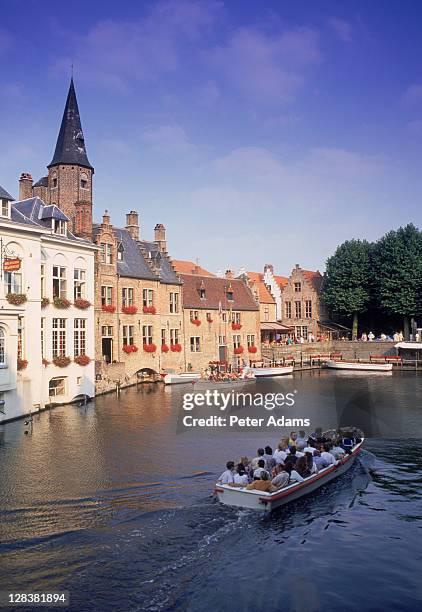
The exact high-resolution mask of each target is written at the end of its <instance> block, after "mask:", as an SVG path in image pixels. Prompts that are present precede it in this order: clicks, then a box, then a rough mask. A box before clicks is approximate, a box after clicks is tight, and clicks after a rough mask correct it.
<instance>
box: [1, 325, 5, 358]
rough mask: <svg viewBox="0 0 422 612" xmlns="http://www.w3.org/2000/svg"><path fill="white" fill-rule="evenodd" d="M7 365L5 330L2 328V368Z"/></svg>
mask: <svg viewBox="0 0 422 612" xmlns="http://www.w3.org/2000/svg"><path fill="white" fill-rule="evenodd" d="M5 365H6V338H5V333H4V329H3V328H2V327H0V366H3V367H4V366H5Z"/></svg>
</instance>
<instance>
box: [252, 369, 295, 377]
mask: <svg viewBox="0 0 422 612" xmlns="http://www.w3.org/2000/svg"><path fill="white" fill-rule="evenodd" d="M251 370H252V372H253V374H254V376H255V378H256V379H258V380H259V379H260V378H274V377H276V376H286V374H292V372H293V366H274V367H272V368H267V367H262V368H251Z"/></svg>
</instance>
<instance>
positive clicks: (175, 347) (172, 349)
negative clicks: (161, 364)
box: [170, 342, 182, 353]
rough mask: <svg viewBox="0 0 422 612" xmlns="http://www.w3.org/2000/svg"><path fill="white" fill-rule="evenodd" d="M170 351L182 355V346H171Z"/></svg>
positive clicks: (177, 344)
mask: <svg viewBox="0 0 422 612" xmlns="http://www.w3.org/2000/svg"><path fill="white" fill-rule="evenodd" d="M170 350H171V351H173V353H180V351H181V350H182V345H181V344H179V343H178V342H177V343H176V344H170Z"/></svg>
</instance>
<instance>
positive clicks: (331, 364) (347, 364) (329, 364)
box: [324, 359, 393, 372]
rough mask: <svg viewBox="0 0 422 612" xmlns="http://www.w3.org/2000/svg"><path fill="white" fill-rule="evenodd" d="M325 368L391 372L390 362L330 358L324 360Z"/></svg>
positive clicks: (391, 365)
mask: <svg viewBox="0 0 422 612" xmlns="http://www.w3.org/2000/svg"><path fill="white" fill-rule="evenodd" d="M324 365H325V367H326V368H331V369H334V370H368V371H372V372H391V370H392V369H393V364H392V363H370V362H362V361H360V362H359V361H356V362H354V361H336V360H334V359H330V360H328V361H326V362H325V364H324Z"/></svg>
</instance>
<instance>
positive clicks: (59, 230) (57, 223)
mask: <svg viewBox="0 0 422 612" xmlns="http://www.w3.org/2000/svg"><path fill="white" fill-rule="evenodd" d="M66 225H67V224H66V221H63V220H62V219H53V232H54V233H55V234H58V235H59V236H66V230H67V227H66Z"/></svg>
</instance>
